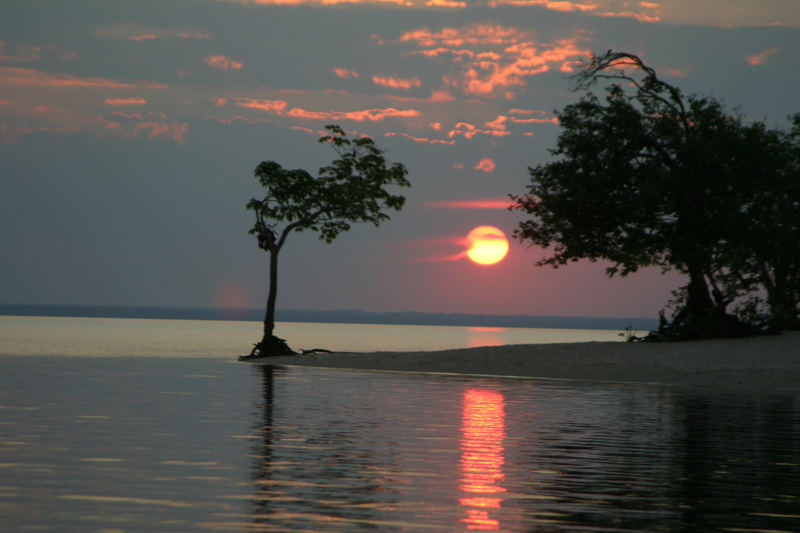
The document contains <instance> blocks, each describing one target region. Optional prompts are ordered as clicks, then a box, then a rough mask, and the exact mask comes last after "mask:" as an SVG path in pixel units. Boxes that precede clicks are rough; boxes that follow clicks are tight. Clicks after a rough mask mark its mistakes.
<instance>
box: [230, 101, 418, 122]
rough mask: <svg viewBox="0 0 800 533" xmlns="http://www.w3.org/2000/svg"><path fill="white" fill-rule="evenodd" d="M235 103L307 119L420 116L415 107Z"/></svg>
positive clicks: (363, 119) (376, 119)
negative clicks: (335, 107)
mask: <svg viewBox="0 0 800 533" xmlns="http://www.w3.org/2000/svg"><path fill="white" fill-rule="evenodd" d="M236 105H237V106H240V107H247V108H251V109H259V110H261V111H265V112H268V113H274V114H276V115H279V116H288V117H292V118H300V119H307V120H352V121H355V122H364V121H370V122H375V121H380V120H384V119H387V118H411V117H418V116H421V115H422V113H420V112H419V111H417V110H416V109H396V108H394V107H386V108H381V109H360V110H356V111H310V110H308V109H303V108H300V107H293V108H291V109H289V110H287V109H286V108H287V106H288V103H287V102H286V101H284V100H254V99H239V100H237V101H236Z"/></svg>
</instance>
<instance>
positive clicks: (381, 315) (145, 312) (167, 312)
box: [0, 304, 658, 331]
mask: <svg viewBox="0 0 800 533" xmlns="http://www.w3.org/2000/svg"><path fill="white" fill-rule="evenodd" d="M263 314H264V311H263V310H261V309H215V308H197V307H156V306H153V307H145V306H106V305H42V304H0V315H12V316H60V317H87V318H154V319H169V320H233V321H256V322H260V321H261V320H263ZM276 314H277V318H278V321H279V322H323V323H333V324H387V325H419V326H466V327H470V326H472V327H506V328H546V329H610V330H617V331H623V330H625V329H626V328H627V327H628V326H630V327H631V328H632V329H633V330H638V331H649V330H653V329H656V328H657V327H658V320H657V319H655V318H649V317H631V318H620V317H579V316H548V315H488V314H487V315H483V314H466V313H419V312H413V311H407V312H370V311H359V310H338V311H330V310H298V309H285V310H278V311H277V313H276Z"/></svg>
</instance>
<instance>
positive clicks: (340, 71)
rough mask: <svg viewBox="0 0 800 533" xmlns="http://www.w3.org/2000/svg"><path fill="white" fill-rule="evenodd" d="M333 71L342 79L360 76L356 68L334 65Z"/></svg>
mask: <svg viewBox="0 0 800 533" xmlns="http://www.w3.org/2000/svg"><path fill="white" fill-rule="evenodd" d="M333 73H334V74H336V75H337V76H338V77H340V78H342V79H347V78H358V72H356V71H355V70H348V69H346V68H339V67H334V68H333Z"/></svg>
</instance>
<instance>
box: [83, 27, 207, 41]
mask: <svg viewBox="0 0 800 533" xmlns="http://www.w3.org/2000/svg"><path fill="white" fill-rule="evenodd" d="M94 34H95V35H96V36H97V37H102V38H104V39H125V40H128V41H134V42H138V43H141V42H144V41H151V40H154V39H164V38H171V37H172V38H174V37H178V38H181V39H210V38H211V34H210V33H208V32H203V31H200V30H195V29H190V28H163V27H148V26H143V25H141V24H136V23H123V24H110V25H107V26H101V27H99V28H97V30H96V31H95V33H94Z"/></svg>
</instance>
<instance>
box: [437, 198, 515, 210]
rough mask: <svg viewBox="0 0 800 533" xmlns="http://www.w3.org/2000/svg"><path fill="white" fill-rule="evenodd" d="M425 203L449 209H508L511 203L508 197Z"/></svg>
mask: <svg viewBox="0 0 800 533" xmlns="http://www.w3.org/2000/svg"><path fill="white" fill-rule="evenodd" d="M425 205H426V206H428V207H444V208H449V209H508V208H509V207H511V205H512V203H511V202H510V201H509V200H508V199H499V198H486V199H480V200H443V201H438V202H428V203H426V204H425Z"/></svg>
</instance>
